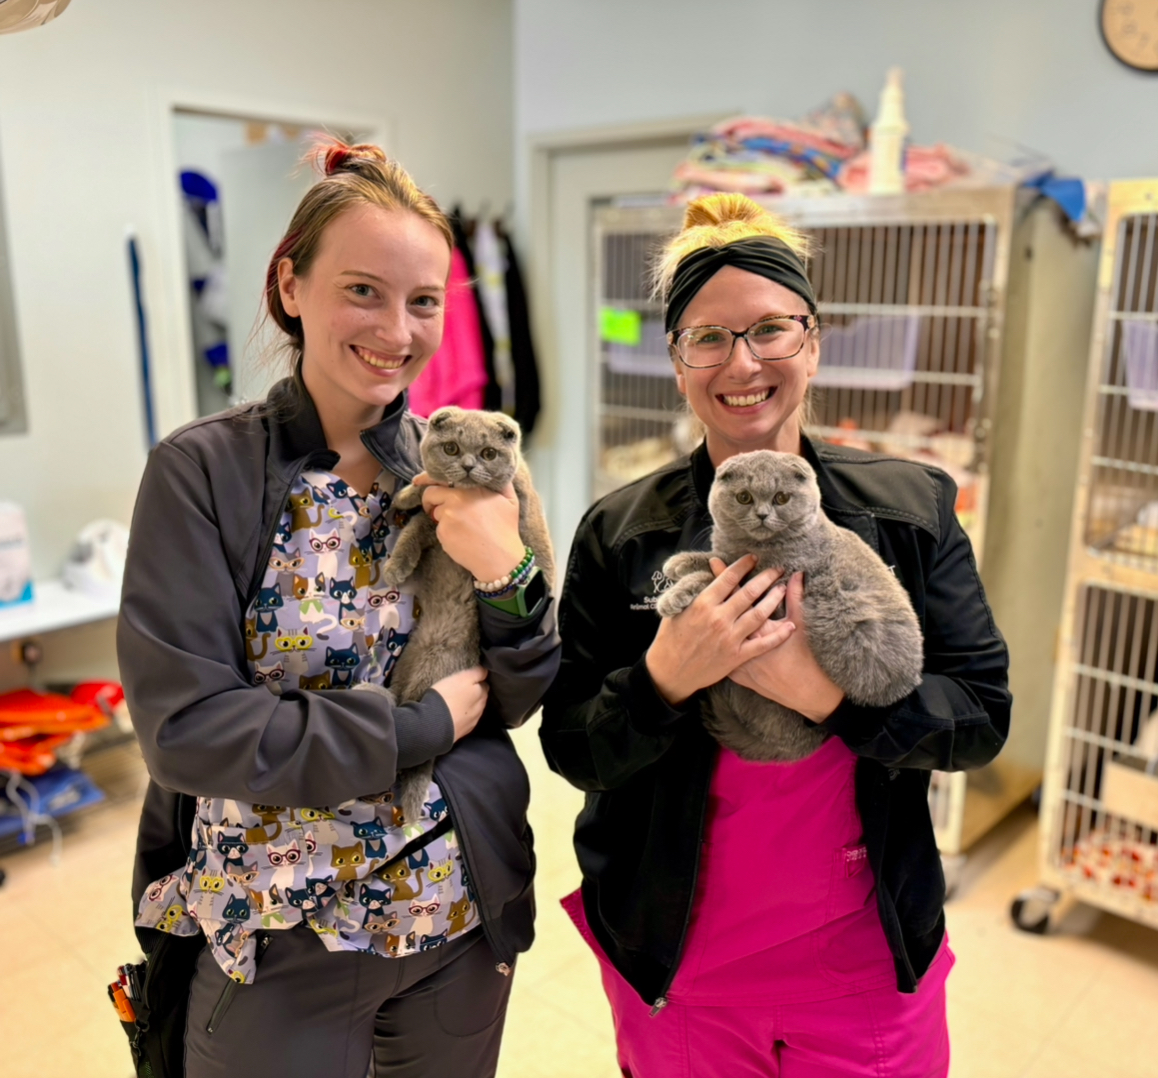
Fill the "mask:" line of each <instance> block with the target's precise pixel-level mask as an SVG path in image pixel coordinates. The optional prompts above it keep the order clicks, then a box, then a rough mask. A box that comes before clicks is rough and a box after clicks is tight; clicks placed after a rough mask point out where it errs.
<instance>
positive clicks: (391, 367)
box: [350, 344, 409, 371]
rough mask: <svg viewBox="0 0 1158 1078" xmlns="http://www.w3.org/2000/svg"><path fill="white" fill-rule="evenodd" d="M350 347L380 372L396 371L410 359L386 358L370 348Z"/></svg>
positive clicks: (400, 357) (403, 357) (401, 357)
mask: <svg viewBox="0 0 1158 1078" xmlns="http://www.w3.org/2000/svg"><path fill="white" fill-rule="evenodd" d="M350 347H351V348H352V349H353V351H354V354H355V355H356V356H357V357H358V358H359V359H361V360H364V361H365V362H366V363H369V364H370V366H371V367H377V368H378V369H379V370H385V371H396V370H398V368H399V367H401V366H402V365H403V364H404V363H405V362H406V360H407V359H408V358H409V357H408V356H384V355H382V354H380V353H378V352H371V351H370V350H369V349H368V348H360V347H359V346H358V345H356V344H353V345H351V346H350Z"/></svg>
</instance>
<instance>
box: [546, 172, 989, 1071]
mask: <svg viewBox="0 0 1158 1078" xmlns="http://www.w3.org/2000/svg"><path fill="white" fill-rule="evenodd" d="M806 254H807V246H806V244H805V242H804V239H803V238H802V237H801V236H800V235H799V234H797V233H795V232H794V231H792V230H791V229H789V228H788V227H786V226H785V225H784V224H783V223H782V222H781V221H779V220H778V219H776V218H775V217H773V216H772V215H770V214H769V213H767V212H766V211H765V210H764V209H763V208H761V207H760V206H758V205H757V204H756V203H754V202H752V201H751V200H749V199H747V198H746V197H744V196H742V195H713V196H709V197H706V198H703V199H700V200H698V201H696V202H694V203H692V204H691V205H690V206H689V207H688V209H687V213H686V217H685V222H684V228H683V230H682V231H681V232H680V233H679V235H677V236H676V237H675V238H674V239H673V240H672V241H671V242H670V243H669V244H668V246H667V249H666V251H665V254H664V257H663V261H662V264H661V266H660V273H659V293H660V295H661V297H662V299H663V301H664V305H665V319H666V327H667V330H668V342H669V347H670V352H671V358H672V362H673V365H674V368H675V377H676V382H677V385H678V387H679V390H680V392H681V393H682V394H683V396H684V397H685V398H686V400H687V403H688V406H689V407H690V409H691V411H692V412H693V413H694V414H695V416H696V417H697V418H698V419H699V420H700V421H701V422H702V424H703V426H704V428H705V431H706V435H705V438H704V441H703V443H702V444H701V445H700V446H699V447H698V448H697V449H696V450H695V451H694V452H692V453H691V455H690V457H685V458H683V459H681V460H677V461H675V462H674V463H672V464H669V465H667V466H665V467H663V468H660V469H659V470H658V471H656V472H654V473H652V474H651V475H648V476H645V477H644V478H642V479H640V480H637V481H636V482H634V483H631V484H629V485H628V486H626V487H623V488H622V489H620V490H618V491H615V492H614V493H612V494H609V495H608V496H606V497H605V498H603V499H601V500H600V501H599V502H597V503H596V504H595V505H594V506H592V508H591V509H590V510H589V511H588V513H587V514H586V516H585V517H584V518H583V520H582V522H581V523H580V525H579V529H578V533H577V534H576V537H575V541H574V545H573V547H572V551H571V558H570V564H569V566H568V570H567V576H566V579H565V582H564V585H563V592H562V599H561V603H560V631H561V633H562V637H563V662H562V667H561V670H560V675H559V677H558V679H557V680H556V682H555V684H554V686H553V687H552V689H551V691H550V692H549V693H548V696H547V700H546V703H545V705H544V712H543V724H542V728H541V738H542V742H543V746H544V749H545V751H546V754H547V758H548V760H549V761H550V763H551V766H552V767H553V768H554V769H555V770H556V771H558V772H559V773H560V774H561V775H563V776H564V777H565V778H566V779H568V780H569V781H570V782H571V783H573V784H574V785H575V786H578V787H579V788H580V789H582V790H584V791H586V792H587V800H586V804H585V806H584V809H583V811H582V813H581V814H580V816H579V819H578V821H577V823H576V831H575V848H576V851H577V853H578V856H579V863H580V867H581V868H582V872H583V884H582V888H581V891H580V892H576V894H575V895H572V896H570V897H569V898H568V899H567V900H565V905H566V906H567V907H568V910H569V912H570V913H571V914H572V916H573V918H574V919H575V920H576V922H577V924H578V925H579V927H580V930H581V931H583V932H584V934H585V936H586V937H587V939H588V941H589V942H590V943H591V945H592V947H593V948H594V949H595V951H596V954H597V955H598V956H599V958H600V962H601V967H602V973H603V983H604V987H605V990H606V992H607V995H608V999H609V1000H610V1002H611V1008H612V1014H613V1017H614V1021H615V1030H616V1037H617V1042H618V1049H619V1064H620V1067H621V1069H622V1071H623V1073H624V1074H625V1075H631V1076H633V1078H675V1076H690V1075H695V1076H701V1075H721V1076H724V1075H726V1076H728V1078H747V1076H753V1078H755V1076H757V1075H780V1074H783V1075H785V1076H788V1075H792V1076H794V1078H805V1076H809V1078H819V1076H821V1075H826V1076H836V1075H850V1076H851V1075H866V1076H868V1075H874V1076H875V1075H879V1074H885V1073H887V1074H889V1075H894V1076H897V1078H902V1076H910V1078H917V1076H934V1075H935V1076H944V1075H945V1074H946V1073H947V1071H948V1060H949V1051H948V1033H947V1028H946V1022H945V994H944V985H945V979H946V976H947V974H948V972H949V968H950V966H951V965H952V962H953V958H952V955H951V953H950V951H949V950H948V946H947V941H946V938H945V922H944V914H943V910H942V906H943V903H944V897H945V890H944V880H943V877H942V873H941V865H940V859H939V856H938V853H937V848H936V844H935V841H934V838H933V829H932V824H931V821H930V817H929V809H928V801H927V793H928V787H929V773H930V771H931V770H932V769H934V768H937V769H942V770H955V769H961V768H972V767H979V766H981V765H982V764H985V763H987V762H988V761H989V760H991V759H992V758H993V757H994V756H995V755H996V753H997V751H998V750H999V749H1000V747H1001V745H1002V744H1003V742H1004V740H1005V737H1006V734H1007V732H1008V725H1009V710H1010V696H1009V692H1008V689H1007V666H1008V657H1007V653H1006V649H1005V644H1004V641H1003V640H1002V638H1001V635H1000V633H999V632H998V631H997V629H996V627H995V626H994V624H993V619H992V616H991V614H990V611H989V607H988V605H987V603H986V600H985V595H984V592H983V591H982V588H981V584H980V581H979V579H978V576H977V571H976V567H975V564H974V560H973V555H972V551H971V549H970V545H969V540H968V538H967V537H966V536H965V534H964V532H963V531H962V529H961V527H960V525H959V524H958V522H957V519H956V516H955V515H954V502H955V494H956V492H955V488H954V484H953V481H952V480H951V479H950V478H949V477H948V476H947V475H946V474H945V473H944V472H942V471H940V470H938V469H936V468H933V467H930V466H927V465H925V464H920V463H915V462H912V461H904V460H897V459H891V458H888V457H884V456H879V455H873V454H868V453H863V452H859V451H856V450H851V449H845V448H840V447H837V446H830V445H825V444H823V443H822V442H819V441H814V440H813V439H811V438H809V437H808V436H807V434H806V433H805V432H804V430H803V429H802V421H801V413H802V408H803V406H804V402H805V397H806V394H807V391H808V387H809V382H810V380H811V378H812V377H813V375H815V373H816V371H817V366H818V364H819V362H820V360H821V345H820V336H819V332H818V330H819V327H818V317H817V302H816V297H815V295H814V293H813V289H812V286H811V284H810V282H809V280H808V276H807V273H806V271H805V266H804V258H805V257H806ZM759 449H771V450H777V451H780V452H785V453H795V454H799V455H800V456H802V457H804V458H805V459H806V460H807V461H808V462H809V464H810V465H811V466H812V468H813V469H814V471H815V473H816V475H817V480H818V483H819V486H820V491H821V498H822V505H823V508H824V511H825V513H826V514H827V516H828V517H829V519H830V520H832V521H833V522H834V523H836V524H837V525H839V526H841V527H843V528H848V529H850V530H852V531H853V532H854V533H856V534H857V535H859V536H860V537H861V538H862V539H864V540H865V541H866V542H867V543H868V544H869V545H870V547H872V548H873V549H874V550H875V551H877V552H878V553H879V555H880V556H881V558H882V559H883V560H884V561H885V563H886V564H887V565H889V566H890V567H891V568H892V569H893V571H894V572H895V574H896V576H897V578H898V579H899V580H900V582H901V583H902V584H903V586H904V587H905V589H906V590H907V592H908V594H909V597H910V598H911V600H912V604H913V608H914V610H915V612H916V614H917V617H918V619H919V621H920V624H921V628H922V630H923V633H924V640H925V653H924V673H923V678H922V682H921V684H920V685H919V686H918V687H917V689H916V690H915V691H913V692H912V693H911V694H910V695H908V696H906V697H905V698H904V699H902V700H900V701H899V702H898V703H896V704H895V705H892V706H890V707H881V708H869V707H861V706H858V705H856V704H854V703H852V702H851V701H849V700H847V699H845V698H844V696H843V693H842V692H841V690H840V689H839V688H838V687H837V686H836V685H834V684H833V683H832V681H830V680H829V678H828V677H827V675H826V674H825V673H824V671H823V670H822V669H821V668H820V666H819V665H818V664H817V662H816V660H815V658H814V657H813V655H812V652H811V650H810V648H809V642H808V623H807V619H806V618H805V617H804V614H803V611H802V608H801V600H802V596H803V593H804V589H806V588H807V587H808V582H807V581H806V580H803V581H802V580H801V579H800V577H799V576H796V577H794V578H793V579H791V580H783V579H780V577H781V575H782V574H781V573H780V572H779V571H778V570H774V569H773V570H768V571H765V572H762V573H760V574H757V575H755V576H751V577H750V573H751V570H752V568H753V566H754V565H755V559H754V558H753V557H751V556H746V557H743V558H741V559H739V560H738V561H737V562H735V563H734V564H732V565H729V566H725V565H724V564H723V563H721V562H719V561H716V562H715V563H714V565H713V570H714V572H715V573H716V579H715V580H714V581H713V582H712V583H711V584H709V585H708V586H707V587H706V588H705V589H704V591H702V592H701V593H700V595H699V596H698V597H697V598H696V599H695V600H694V601H693V602H692V603H691V605H690V606H689V607H688V608H687V609H686V610H684V611H683V612H682V613H679V614H677V615H676V616H674V617H670V618H665V619H663V620H660V619H659V618H658V617H657V615H656V613H655V606H656V601H657V599H658V595H659V593H660V592H661V591H662V589H663V588H664V586H665V583H666V582H665V580H664V577H663V572H662V567H663V565H664V563H665V562H666V561H667V559H668V558H669V557H671V555H673V554H675V553H677V552H678V551H682V550H703V549H705V548H706V543H707V542H708V539H709V535H710V529H711V518H710V516H709V514H708V510H707V500H708V494H709V491H710V490H711V487H712V482H713V478H714V475H715V471H716V469H717V468H718V467H719V466H720V465H721V464H722V463H723V462H724V461H726V460H728V459H729V458H730V457H732V456H734V455H736V454H738V453H744V452H749V451H752V450H759ZM749 577H750V578H749ZM782 602H784V603H785V604H786V609H787V614H786V617H785V618H783V619H782V620H776V619H775V618H773V614H774V612H775V611H776V609H777V607H779V606H780V605H781V603H782ZM724 678H732V679H733V680H734V681H735V682H737V683H738V684H740V685H742V686H745V687H747V688H749V689H751V690H753V691H755V692H757V693H759V694H761V695H763V696H765V697H767V698H768V699H770V700H775V701H777V702H778V703H780V704H782V705H784V706H785V707H788V708H791V709H793V710H795V711H797V712H799V713H800V714H801V715H803V716H805V718H806V719H807V720H808V721H809V722H810V723H813V724H815V725H817V726H818V727H819V728H820V729H821V730H822V731H823V732H824V733H825V734H826V735H827V737H826V738H825V739H824V740H823V741H822V742H821V744H820V747H819V748H818V749H816V750H815V751H814V752H812V753H811V755H808V756H806V757H805V758H803V759H799V760H795V761H792V762H761V763H757V762H752V761H749V760H744V759H741V758H740V757H739V756H738V755H736V754H735V753H734V752H732V751H731V750H729V749H726V748H721V747H720V746H719V745H718V744H717V743H716V742H715V741H714V740H713V739H712V737H711V736H710V735H709V734H708V733H707V731H706V730H705V729H704V726H703V724H702V723H701V721H700V716H699V701H700V698H701V694H702V693H703V690H705V689H707V688H708V687H709V686H711V685H713V684H715V683H716V682H718V681H720V680H722V679H724Z"/></svg>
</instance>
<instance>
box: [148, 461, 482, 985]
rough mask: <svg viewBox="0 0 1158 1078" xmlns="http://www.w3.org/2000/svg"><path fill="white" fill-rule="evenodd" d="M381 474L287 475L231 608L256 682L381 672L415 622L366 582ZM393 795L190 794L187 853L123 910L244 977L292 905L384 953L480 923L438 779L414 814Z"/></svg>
mask: <svg viewBox="0 0 1158 1078" xmlns="http://www.w3.org/2000/svg"><path fill="white" fill-rule="evenodd" d="M395 486H396V479H395V477H394V476H392V475H391V474H390V473H388V472H386V471H383V472H382V473H381V474H380V475H379V477H378V480H377V481H376V482H375V483H374V485H373V486H372V487H371V488H370V491H369V493H368V495H367V496H366V497H365V498H362V497H361V496H360V495H358V494H357V492H355V491H354V490H353V489H352V488H351V487H349V486H348V485H347V484H346V483H345V482H343V481H342V480H341V479H339V478H338V477H337V476H336V475H333V474H330V473H326V472H322V471H306V472H303V473H302V475H301V477H300V478H299V479H298V481H297V482H296V483H295V484H294V485H293V487H292V488H291V490H290V493H289V497H288V500H287V504H286V508H285V512H284V514H283V517H282V520H281V523H280V525H279V527H278V529H277V532H276V534H275V536H274V543H273V547H272V548H271V550H270V554H269V561H268V564H267V567H266V571H265V575H264V578H263V579H262V581H261V587H260V588H259V589H258V592H257V595H256V597H255V598H254V601H253V603H252V605H251V607H250V609H249V610H248V611H247V612H246V616H245V626H244V628H245V642H246V643H245V646H246V653H247V658H248V660H249V667H250V671H251V675H252V679H253V684H254V685H255V686H265V688H266V689H267V690H269V691H270V692H273V693H275V694H277V695H282V694H284V693H286V692H289V691H291V690H296V691H320V690H342V689H349V688H352V687H353V686H354V685H357V684H359V683H362V682H371V683H373V684H377V685H389V681H390V673H391V671H392V669H393V667H394V665H395V664H396V663H397V661H398V657H399V655H401V653H402V649H403V648H404V647H405V645H406V641H407V639H408V638H409V635H410V631H411V629H412V627H413V624H414V596H413V594H411V593H409V592H407V589H406V585H403V586H402V587H401V588H397V589H395V588H385V587H378V586H377V585H378V580H379V578H380V574H381V569H382V565H383V564H384V563H385V561H386V559H387V558H388V557H389V555H390V552H391V550H392V549H393V547H394V544H395V542H396V541H397V537H398V534H399V532H400V530H401V528H402V526H403V525H405V523H406V520H407V517H406V515H405V514H401V513H399V514H396V513H395V512H394V510H393V509H392V508H391V504H390V503H391V499H392V496H393V493H394V490H395ZM396 797H397V789H393V790H387V791H383V792H382V793H380V794H375V795H372V796H368V797H361V798H358V799H356V800H352V801H347V802H344V803H343V804H340V805H336V806H332V807H331V806H325V807H317V808H308V807H307V808H291V807H287V806H277V805H253V804H248V803H242V802H238V801H233V800H229V799H226V798H205V797H202V798H198V802H197V817H196V821H195V823H194V826H193V836H192V837H193V845H192V849H191V850H190V853H189V859H188V861H187V862H186V864H185V868H184V870H183V871H182V872H181V873H179V874H174V875H170V876H165V877H163V878H162V879H160V880H157V881H155V882H154V883H153V884H151V885H150V886H149V887H148V888H147V889H146V892H145V894H144V896H143V897H142V899H141V905H140V909H139V911H138V917H137V922H136V923H137V924H138V925H140V926H143V927H147V928H156V929H159V930H161V931H164V932H173V933H174V934H176V935H182V936H191V935H196V934H197V933H198V932H204V934H205V938H206V942H207V944H208V946H209V948H210V950H211V951H212V953H213V956H214V958H215V959H216V960H217V963H218V964H219V965H220V966H221V968H222V970H224V971H225V973H226V974H228V975H229V976H230V977H232V978H233V979H234V980H236V981H240V982H242V983H248V982H250V981H252V980H253V979H254V976H255V958H254V956H255V954H256V937H255V933H257V932H261V931H270V930H278V929H284V928H292V927H294V926H295V925H298V924H300V923H302V922H303V921H304V922H305V923H306V924H307V925H308V926H309V927H310V928H311V929H313V931H314V932H316V933H317V935H318V937H319V938H320V939H321V941H322V943H323V944H325V946H326V947H327V948H328V949H329V950H331V951H362V952H366V953H371V954H378V955H382V956H384V957H389V958H398V957H402V956H404V955H408V954H414V953H415V952H418V951H424V950H430V949H431V948H433V947H438V946H440V945H441V944H443V943H445V942H446V941H447V940H448V939H450V938H451V937H453V936H456V935H458V934H460V933H463V932H466V931H469V930H471V929H473V928H475V927H477V926H478V924H479V920H478V914H477V907H476V900H475V896H474V894H473V892H472V891H471V888H470V884H469V881H468V877H467V873H466V870H465V866H464V864H463V861H462V854H461V851H460V850H459V846H458V841H457V838H456V836H455V833H454V831H453V829H450V828H449V827H448V824H449V820H448V818H447V817H448V809H447V806H446V802H445V800H444V799H443V797H442V793H441V791H440V790H439V788H438V784H437V783H435V782H433V781H432V782H431V783H430V786H429V789H428V791H427V794H426V797H425V799H424V803H423V805H422V808H421V811H420V813H419V815H418V818H416V819H415V820H413V821H411V820H407V819H406V818H405V817H404V816H403V814H402V811H401V809H400V808H399V806H398V805H397V804H396ZM427 836H428V838H427V841H426V842H425V843H423V842H419V841H418V840H420V839H423V838H424V837H427ZM404 849H406V850H407V852H406V853H405V854H404V855H403V856H401V857H400V856H399V854H400V853H402V852H403V850H404Z"/></svg>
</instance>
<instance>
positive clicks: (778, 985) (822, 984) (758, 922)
mask: <svg viewBox="0 0 1158 1078" xmlns="http://www.w3.org/2000/svg"><path fill="white" fill-rule="evenodd" d="M855 768H856V757H855V756H854V755H853V754H852V752H851V751H850V750H849V749H848V748H847V747H846V746H845V745H844V743H843V742H842V741H840V740H839V739H838V738H831V739H829V740H828V741H827V742H825V744H824V745H823V746H821V748H820V749H819V750H818V751H817V752H815V753H813V754H812V756H810V757H808V758H807V759H806V760H801V761H798V762H796V763H792V764H776V763H769V764H758V763H752V762H749V761H745V760H741V759H740V758H739V757H738V756H736V755H735V754H734V753H732V752H729V751H728V750H726V749H722V750H721V751H720V756H719V762H718V763H717V766H716V771H715V773H714V775H713V778H712V785H711V790H710V793H709V801H708V821H707V823H708V826H707V835H706V838H705V842H704V849H703V853H702V855H701V859H700V873H699V879H698V882H697V886H696V898H695V902H694V904H693V909H692V918H691V922H690V924H689V927H688V935H687V939H686V940H685V944H684V951H683V956H682V959H681V961H680V966H679V970H678V972H677V974H676V977H675V981H674V982H673V984H672V986H671V989H670V990H669V992H668V994H667V998H668V1001H669V1002H668V1004H667V1006H666V1007H665V1008H664V1009H663V1010H662V1011H660V1012H659V1014H658V1015H657V1016H656V1017H654V1018H652V1017H651V1016H650V1010H651V1008H650V1006H649V1005H648V1004H647V1003H645V1002H644V1001H643V1000H641V999H640V998H639V996H638V994H637V993H636V992H635V990H634V989H632V988H631V987H630V985H628V984H627V982H626V981H624V980H623V978H622V977H621V976H620V975H619V974H618V973H617V972H616V971H615V969H614V968H613V967H612V966H611V964H610V963H609V962H608V960H607V958H606V956H605V955H604V953H603V951H602V949H601V948H600V947H599V945H598V943H597V942H596V940H595V938H594V936H593V935H592V933H591V931H590V929H589V927H588V925H587V922H586V918H585V916H584V913H583V904H582V901H581V898H580V895H579V892H575V894H573V895H569V896H568V897H567V898H566V899H564V902H563V904H564V906H565V907H566V909H567V911H568V913H570V914H571V917H572V919H573V920H574V921H575V923H576V925H577V926H578V927H579V930H580V931H581V932H582V933H583V935H584V937H585V938H586V939H587V941H588V943H589V944H590V945H591V946H592V948H593V949H594V950H595V953H596V955H597V957H598V958H599V960H600V966H601V971H602V975H603V985H604V989H605V991H606V992H607V996H608V999H609V1001H610V1003H611V1009H612V1014H613V1016H614V1019H615V1029H616V1039H617V1042H618V1046H619V1062H620V1066H621V1068H623V1070H624V1073H625V1074H628V1075H631V1076H633V1078H675V1076H682V1075H687V1076H688V1078H691V1076H695V1078H701V1076H711V1075H717V1074H718V1075H727V1076H728V1078H745V1076H748V1075H751V1076H755V1075H761V1076H768V1075H783V1076H785V1078H821V1076H835V1075H849V1076H854V1075H873V1076H874V1078H875V1076H878V1075H880V1074H889V1075H891V1076H895V1078H910V1076H911V1078H926V1076H928V1078H943V1076H944V1075H945V1074H947V1073H948V1066H949V1040H948V1028H947V1024H946V1019H945V978H946V977H947V976H948V973H949V969H950V968H951V967H952V964H953V961H954V959H953V955H952V953H951V952H950V951H949V949H948V946H947V944H946V945H944V946H943V947H942V949H941V953H940V954H939V955H938V956H937V958H936V960H935V961H934V963H933V965H932V967H931V968H930V969H929V971H928V972H927V973H926V974H925V976H924V977H923V978H922V980H921V984H920V986H919V988H918V990H917V992H916V993H915V994H906V993H902V992H898V991H897V989H896V973H895V970H894V967H893V959H892V954H891V952H890V951H889V947H888V943H887V941H886V940H885V936H884V931H883V929H882V928H881V924H880V917H879V915H878V913H877V908H876V889H875V886H874V882H873V877H872V871H871V870H870V868H869V866H868V859H867V855H866V851H865V848H864V845H863V843H862V841H861V840H862V829H861V824H860V817H859V814H858V812H857V809H856V800H855V788H854V773H855Z"/></svg>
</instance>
